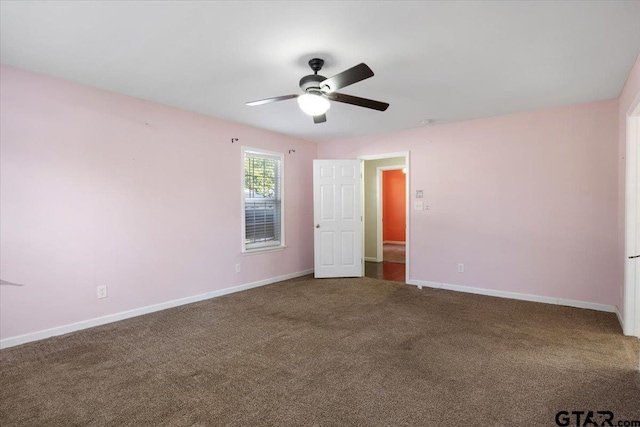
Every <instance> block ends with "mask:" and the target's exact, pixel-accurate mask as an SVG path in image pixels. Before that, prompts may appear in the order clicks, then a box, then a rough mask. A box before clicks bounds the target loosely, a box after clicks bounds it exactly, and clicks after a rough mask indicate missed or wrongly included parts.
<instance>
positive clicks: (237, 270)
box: [236, 263, 240, 274]
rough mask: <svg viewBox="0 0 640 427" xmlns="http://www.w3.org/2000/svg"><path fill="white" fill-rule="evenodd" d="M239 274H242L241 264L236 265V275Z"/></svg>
mask: <svg viewBox="0 0 640 427" xmlns="http://www.w3.org/2000/svg"><path fill="white" fill-rule="evenodd" d="M237 273H240V264H239V263H238V264H236V274H237Z"/></svg>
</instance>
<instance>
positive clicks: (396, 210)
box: [382, 170, 406, 242]
mask: <svg viewBox="0 0 640 427" xmlns="http://www.w3.org/2000/svg"><path fill="white" fill-rule="evenodd" d="M405 208H406V187H405V174H404V173H403V172H402V171H401V170H390V171H382V240H383V241H394V242H404V241H405V239H406V235H405V231H406V214H405Z"/></svg>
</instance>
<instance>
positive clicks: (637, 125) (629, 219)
mask: <svg viewBox="0 0 640 427" xmlns="http://www.w3.org/2000/svg"><path fill="white" fill-rule="evenodd" d="M626 131H627V132H626V155H625V160H626V173H625V232H624V242H625V251H624V322H623V333H624V334H625V335H632V336H637V337H639V338H640V327H638V323H639V320H640V319H639V318H638V317H640V281H639V280H637V277H638V275H637V272H636V270H637V269H638V268H640V266H639V265H638V260H635V261H630V260H629V258H628V257H629V256H633V255H637V254H638V251H640V242H638V241H637V236H638V233H640V230H637V224H638V215H640V212H639V211H638V202H640V201H639V200H638V199H637V194H638V185H639V184H640V183H639V182H638V181H639V175H638V174H639V173H640V170H638V160H639V159H638V156H640V153H638V145H639V144H640V94H639V95H638V96H637V97H636V99H635V100H634V102H633V103H632V104H631V107H630V108H629V110H628V111H627V114H626Z"/></svg>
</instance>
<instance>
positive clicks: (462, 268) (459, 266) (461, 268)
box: [458, 262, 464, 273]
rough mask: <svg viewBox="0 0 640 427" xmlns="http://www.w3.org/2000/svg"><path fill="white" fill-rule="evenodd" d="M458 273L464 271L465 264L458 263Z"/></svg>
mask: <svg viewBox="0 0 640 427" xmlns="http://www.w3.org/2000/svg"><path fill="white" fill-rule="evenodd" d="M458 273H464V264H463V263H461V262H460V263H458Z"/></svg>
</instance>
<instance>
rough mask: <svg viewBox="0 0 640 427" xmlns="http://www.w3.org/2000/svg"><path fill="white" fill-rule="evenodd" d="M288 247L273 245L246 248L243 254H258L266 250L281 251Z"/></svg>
mask: <svg viewBox="0 0 640 427" xmlns="http://www.w3.org/2000/svg"><path fill="white" fill-rule="evenodd" d="M286 248H287V247H286V246H272V247H267V248H256V249H248V250H247V249H245V250H243V251H242V256H247V255H258V254H263V253H265V252H279V251H283V250H285V249H286Z"/></svg>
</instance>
